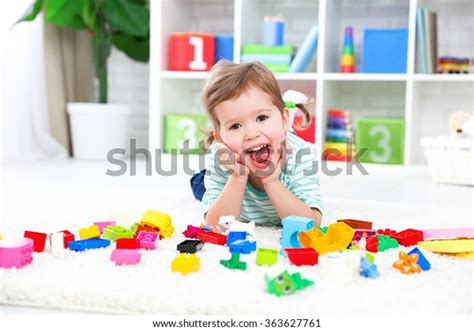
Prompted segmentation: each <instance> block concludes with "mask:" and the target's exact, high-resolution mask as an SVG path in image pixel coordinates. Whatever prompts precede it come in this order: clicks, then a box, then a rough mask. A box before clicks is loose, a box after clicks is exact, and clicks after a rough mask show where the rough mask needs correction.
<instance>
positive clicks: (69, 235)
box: [49, 230, 75, 248]
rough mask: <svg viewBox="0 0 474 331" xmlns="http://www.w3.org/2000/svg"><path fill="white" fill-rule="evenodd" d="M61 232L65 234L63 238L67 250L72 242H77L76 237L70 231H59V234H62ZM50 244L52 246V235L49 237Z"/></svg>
mask: <svg viewBox="0 0 474 331" xmlns="http://www.w3.org/2000/svg"><path fill="white" fill-rule="evenodd" d="M61 232H62V233H63V238H64V248H67V244H68V243H69V242H70V241H74V240H75V238H74V235H73V234H72V233H71V232H69V231H68V230H62V231H58V233H61ZM49 244H50V245H51V235H50V236H49Z"/></svg>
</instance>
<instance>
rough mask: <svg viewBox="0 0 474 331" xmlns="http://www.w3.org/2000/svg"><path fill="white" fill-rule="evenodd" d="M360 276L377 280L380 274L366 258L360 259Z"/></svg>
mask: <svg viewBox="0 0 474 331" xmlns="http://www.w3.org/2000/svg"><path fill="white" fill-rule="evenodd" d="M360 275H361V276H364V277H366V278H377V277H378V276H380V273H379V272H378V270H377V266H376V265H375V264H374V263H372V262H370V261H369V259H368V258H366V257H362V258H361V259H360Z"/></svg>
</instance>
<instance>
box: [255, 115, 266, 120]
mask: <svg viewBox="0 0 474 331" xmlns="http://www.w3.org/2000/svg"><path fill="white" fill-rule="evenodd" d="M267 118H268V116H267V115H259V116H258V117H257V122H262V121H265V120H266V119H267Z"/></svg>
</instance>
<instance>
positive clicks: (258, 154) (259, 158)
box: [245, 144, 272, 169]
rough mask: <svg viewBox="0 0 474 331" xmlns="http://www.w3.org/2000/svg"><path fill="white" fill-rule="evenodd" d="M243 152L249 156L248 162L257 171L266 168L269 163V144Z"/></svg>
mask: <svg viewBox="0 0 474 331" xmlns="http://www.w3.org/2000/svg"><path fill="white" fill-rule="evenodd" d="M245 152H246V153H247V154H248V155H249V156H250V160H251V161H252V163H253V164H254V165H255V167H257V168H259V169H262V168H265V167H267V166H268V165H269V164H270V162H271V160H270V158H271V155H272V149H271V146H270V145H269V144H262V145H258V146H255V147H252V148H248V149H247V150H245Z"/></svg>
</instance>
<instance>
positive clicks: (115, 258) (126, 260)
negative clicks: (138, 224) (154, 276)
mask: <svg viewBox="0 0 474 331" xmlns="http://www.w3.org/2000/svg"><path fill="white" fill-rule="evenodd" d="M141 258H142V254H141V253H140V252H139V251H137V250H136V249H121V248H116V249H114V250H113V251H112V254H110V261H112V262H115V264H116V265H124V264H125V265H135V264H138V262H140V260H141Z"/></svg>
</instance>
